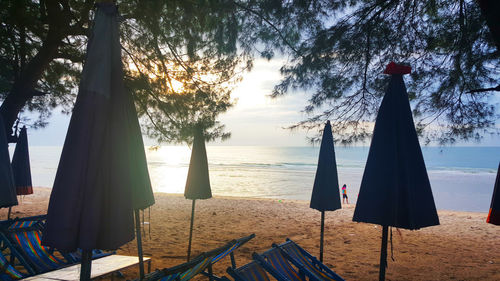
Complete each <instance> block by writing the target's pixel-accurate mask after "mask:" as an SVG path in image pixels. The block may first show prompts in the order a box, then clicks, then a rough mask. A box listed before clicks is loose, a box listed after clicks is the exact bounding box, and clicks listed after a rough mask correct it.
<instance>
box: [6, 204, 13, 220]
mask: <svg viewBox="0 0 500 281" xmlns="http://www.w3.org/2000/svg"><path fill="white" fill-rule="evenodd" d="M11 212H12V207H9V212H8V213H7V220H10V213H11Z"/></svg>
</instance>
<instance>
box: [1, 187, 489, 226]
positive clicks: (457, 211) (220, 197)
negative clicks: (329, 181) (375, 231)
mask: <svg viewBox="0 0 500 281" xmlns="http://www.w3.org/2000/svg"><path fill="white" fill-rule="evenodd" d="M38 189H42V190H51V189H52V188H51V187H45V186H35V187H33V190H34V192H35V193H36V190H38ZM153 194H155V195H161V196H172V197H180V198H183V199H184V195H183V194H182V193H168V192H161V191H155V192H153ZM25 196H28V197H29V196H33V194H31V195H25ZM340 196H342V195H340ZM212 198H217V199H245V200H263V201H282V202H290V203H304V204H309V200H302V199H286V198H268V197H250V196H248V197H247V196H228V195H212ZM22 200H23V199H20V197H19V196H18V201H19V202H21V201H22ZM344 206H346V205H345V204H342V208H344ZM347 206H356V204H355V203H351V204H347ZM488 208H489V207H488ZM437 211H438V213H440V212H453V213H464V214H468V213H470V214H482V215H485V218H484V221H485V222H486V216H487V215H488V212H487V211H485V212H480V211H462V210H449V209H437ZM333 212H335V211H333ZM0 214H1V213H0Z"/></svg>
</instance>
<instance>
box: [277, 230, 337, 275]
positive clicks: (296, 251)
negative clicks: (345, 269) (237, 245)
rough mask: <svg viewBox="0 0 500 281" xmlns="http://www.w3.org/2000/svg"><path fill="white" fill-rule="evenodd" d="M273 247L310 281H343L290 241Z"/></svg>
mask: <svg viewBox="0 0 500 281" xmlns="http://www.w3.org/2000/svg"><path fill="white" fill-rule="evenodd" d="M273 247H274V248H276V249H280V250H281V253H282V254H283V256H284V257H286V258H287V260H289V261H290V262H291V263H292V264H293V265H295V266H296V267H297V268H299V271H300V272H301V273H304V274H305V275H307V276H308V277H309V278H310V280H318V281H320V280H327V281H344V279H343V278H342V277H340V276H339V275H338V274H337V273H335V272H334V271H333V270H331V269H330V268H328V267H327V266H326V265H324V264H323V263H322V262H320V261H319V260H318V259H316V257H314V256H312V255H311V254H310V253H308V252H307V251H306V250H304V249H303V248H302V247H300V246H299V245H298V244H296V243H295V242H293V241H292V240H291V239H288V238H287V240H286V242H285V243H283V244H280V245H273Z"/></svg>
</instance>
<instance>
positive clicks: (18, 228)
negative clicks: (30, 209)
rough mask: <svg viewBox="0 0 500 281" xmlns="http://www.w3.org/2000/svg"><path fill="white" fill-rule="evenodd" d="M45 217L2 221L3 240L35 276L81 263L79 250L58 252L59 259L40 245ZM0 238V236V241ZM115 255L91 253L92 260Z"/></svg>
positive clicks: (98, 251)
mask: <svg viewBox="0 0 500 281" xmlns="http://www.w3.org/2000/svg"><path fill="white" fill-rule="evenodd" d="M45 219H46V215H39V216H32V217H25V218H16V219H13V220H8V221H2V222H1V223H0V227H1V228H2V233H3V237H4V239H3V240H8V241H10V242H11V245H10V246H11V247H14V248H17V249H18V250H19V251H20V252H21V254H24V256H25V260H27V261H28V262H29V263H30V264H31V266H32V267H33V268H35V271H36V273H37V274H40V273H43V272H47V271H52V270H56V269H59V268H61V267H63V266H66V265H71V264H74V263H78V262H80V261H81V250H77V251H75V252H72V253H63V252H59V255H58V256H59V257H58V256H56V255H55V254H54V250H53V249H49V248H47V247H45V246H42V244H41V236H42V231H43V228H44V227H45ZM1 238H2V237H1V236H0V240H2V239H1ZM112 254H115V252H103V251H101V250H93V251H92V259H97V258H102V257H106V256H109V255H112Z"/></svg>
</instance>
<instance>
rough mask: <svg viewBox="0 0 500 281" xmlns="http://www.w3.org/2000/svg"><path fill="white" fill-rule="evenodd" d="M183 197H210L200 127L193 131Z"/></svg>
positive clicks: (205, 154) (210, 191)
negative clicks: (191, 148)
mask: <svg viewBox="0 0 500 281" xmlns="http://www.w3.org/2000/svg"><path fill="white" fill-rule="evenodd" d="M184 197H185V198H186V199H191V200H196V199H208V198H212V190H211V189H210V178H209V176H208V160H207V151H206V149H205V139H204V138H203V132H202V129H201V128H196V129H195V132H194V140H193V150H192V152H191V160H190V162H189V170H188V176H187V180H186V188H185V189H184Z"/></svg>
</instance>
